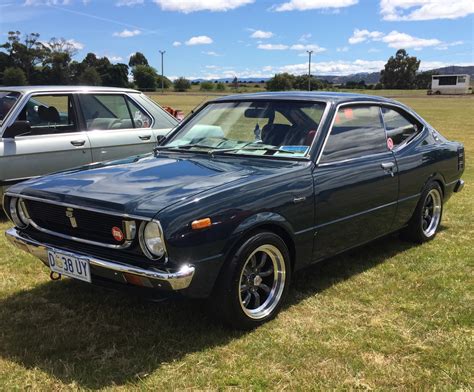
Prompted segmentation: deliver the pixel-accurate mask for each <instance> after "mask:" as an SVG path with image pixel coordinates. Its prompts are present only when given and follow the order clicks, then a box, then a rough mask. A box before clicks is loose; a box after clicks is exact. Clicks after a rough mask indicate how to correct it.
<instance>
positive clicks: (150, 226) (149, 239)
mask: <svg viewBox="0 0 474 392" xmlns="http://www.w3.org/2000/svg"><path fill="white" fill-rule="evenodd" d="M139 237H140V246H141V248H142V250H143V253H145V255H146V256H147V257H148V258H150V259H153V260H156V259H160V258H162V257H163V256H164V255H165V254H166V248H165V240H164V238H163V230H162V229H161V225H160V224H159V222H156V221H151V222H143V223H142V224H141V226H140V236H139Z"/></svg>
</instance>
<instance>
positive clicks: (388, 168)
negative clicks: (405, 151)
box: [380, 162, 395, 170]
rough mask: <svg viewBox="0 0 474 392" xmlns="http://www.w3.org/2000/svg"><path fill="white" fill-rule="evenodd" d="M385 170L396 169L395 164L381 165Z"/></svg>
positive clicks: (384, 163)
mask: <svg viewBox="0 0 474 392" xmlns="http://www.w3.org/2000/svg"><path fill="white" fill-rule="evenodd" d="M380 166H382V169H384V170H392V169H393V168H394V167H395V163H394V162H383V163H381V164H380Z"/></svg>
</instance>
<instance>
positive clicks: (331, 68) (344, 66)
mask: <svg viewBox="0 0 474 392" xmlns="http://www.w3.org/2000/svg"><path fill="white" fill-rule="evenodd" d="M385 63H386V61H385V60H375V61H368V60H355V61H324V62H319V63H313V64H312V69H313V70H314V71H313V74H318V75H349V74H354V73H360V72H378V71H380V70H381V69H383V67H384V65H385ZM278 72H289V73H292V74H295V75H302V74H305V73H307V72H308V63H307V62H305V63H302V64H291V65H285V66H283V67H280V68H279V69H278Z"/></svg>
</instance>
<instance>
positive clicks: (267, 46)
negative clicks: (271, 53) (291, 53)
mask: <svg viewBox="0 0 474 392" xmlns="http://www.w3.org/2000/svg"><path fill="white" fill-rule="evenodd" d="M257 48H258V49H262V50H287V49H288V48H289V46H288V45H283V44H260V45H258V46H257Z"/></svg>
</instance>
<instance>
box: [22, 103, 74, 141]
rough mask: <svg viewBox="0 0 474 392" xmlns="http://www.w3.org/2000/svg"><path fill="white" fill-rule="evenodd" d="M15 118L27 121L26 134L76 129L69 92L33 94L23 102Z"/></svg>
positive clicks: (65, 131) (46, 133) (62, 131)
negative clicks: (61, 93) (27, 129)
mask: <svg viewBox="0 0 474 392" xmlns="http://www.w3.org/2000/svg"><path fill="white" fill-rule="evenodd" d="M17 120H20V121H28V122H29V124H30V126H31V132H30V133H25V134H24V135H23V136H28V135H48V134H53V133H68V132H75V131H77V124H76V116H75V111H74V105H73V100H72V95H71V94H65V95H34V96H32V97H31V98H30V99H29V100H28V102H27V103H26V104H25V106H24V107H23V109H22V110H21V112H20V114H19V115H18V118H17Z"/></svg>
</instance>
